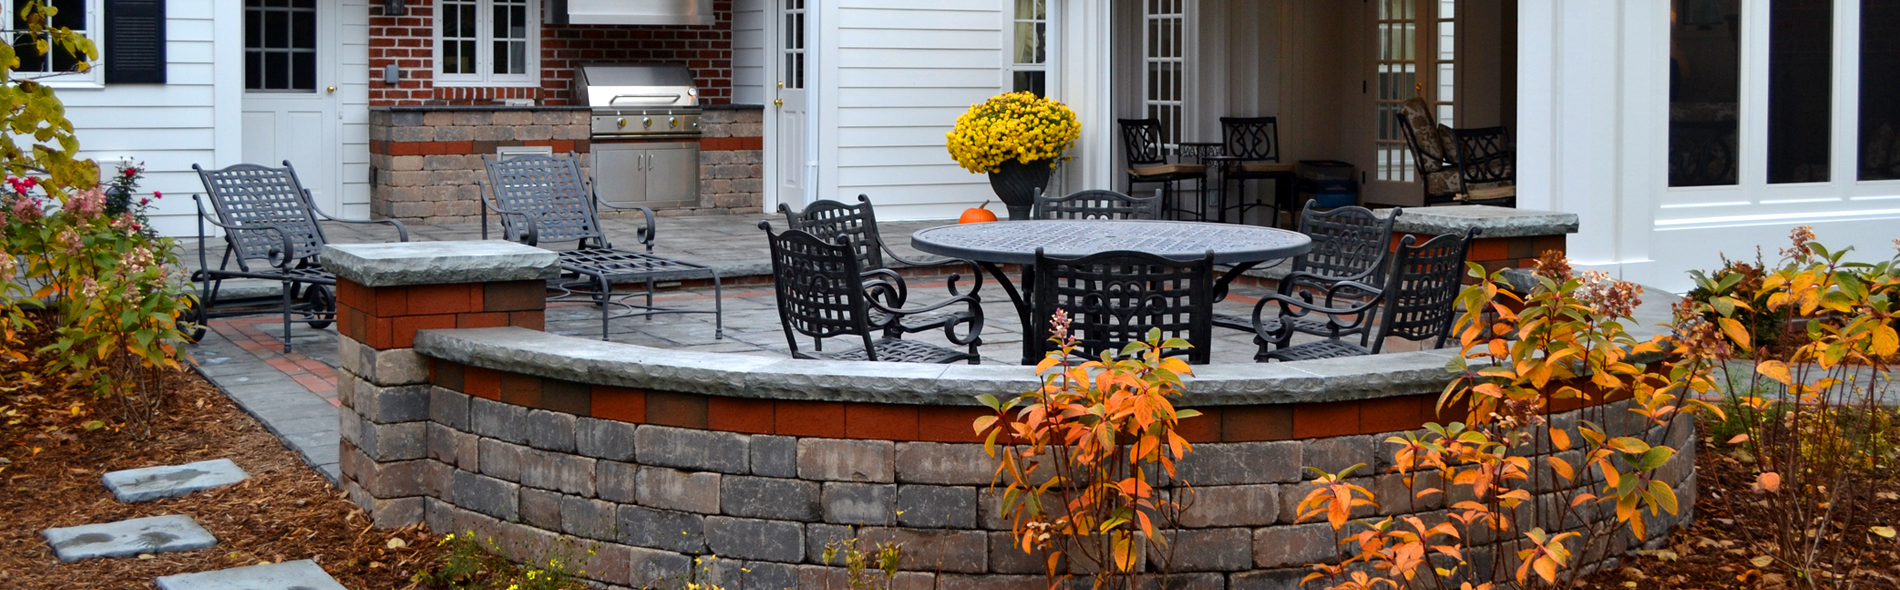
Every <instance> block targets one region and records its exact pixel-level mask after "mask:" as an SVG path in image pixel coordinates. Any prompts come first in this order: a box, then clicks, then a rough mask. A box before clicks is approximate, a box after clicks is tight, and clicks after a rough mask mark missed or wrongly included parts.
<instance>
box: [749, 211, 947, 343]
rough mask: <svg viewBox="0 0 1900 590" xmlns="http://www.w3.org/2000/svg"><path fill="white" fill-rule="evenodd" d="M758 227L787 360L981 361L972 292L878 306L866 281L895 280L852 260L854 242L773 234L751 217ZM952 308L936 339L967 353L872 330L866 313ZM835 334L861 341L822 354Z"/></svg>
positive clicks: (883, 271)
mask: <svg viewBox="0 0 1900 590" xmlns="http://www.w3.org/2000/svg"><path fill="white" fill-rule="evenodd" d="M759 229H762V230H765V236H766V242H768V243H770V244H771V252H772V288H773V289H774V290H775V291H776V292H777V295H778V297H777V298H778V315H779V327H780V328H781V329H783V330H784V331H785V343H786V345H788V346H790V347H791V353H792V357H793V358H800V359H820V360H854V361H877V362H898V363H939V364H941V363H954V362H960V361H967V362H969V363H970V364H972V365H974V364H978V363H979V362H981V358H980V357H979V356H978V355H977V346H978V344H979V343H980V342H981V338H980V334H981V333H982V331H983V307H982V305H981V303H980V302H979V301H978V300H977V298H976V296H975V295H974V294H969V293H965V294H963V295H959V296H956V297H952V298H949V299H945V300H943V301H940V302H937V303H934V304H931V305H928V306H924V307H918V308H911V309H904V308H899V307H893V306H889V305H885V304H884V303H883V302H881V301H879V299H880V298H881V297H879V296H878V295H876V294H875V293H874V291H875V290H876V289H875V288H867V285H871V284H875V283H876V282H878V281H882V280H893V279H897V273H896V272H894V271H892V270H890V269H872V270H865V269H864V268H863V267H862V266H860V265H859V259H860V258H859V251H860V245H858V244H855V243H853V242H852V241H851V240H850V239H849V238H843V237H840V238H837V239H835V240H834V241H833V243H829V244H827V243H825V241H824V240H821V239H819V238H818V237H817V236H814V235H812V234H810V233H807V232H805V231H803V230H796V229H788V230H785V231H783V232H780V233H778V234H773V233H772V223H771V222H769V221H761V222H759ZM900 282H901V281H900ZM956 305H962V306H964V309H963V310H962V311H957V312H953V313H951V314H950V319H949V321H946V322H944V323H943V326H942V327H943V333H944V337H945V338H946V339H948V340H949V341H950V342H951V343H953V344H958V345H963V346H967V347H968V351H958V350H955V349H951V348H945V347H942V346H938V345H935V344H931V343H928V342H917V341H914V340H903V339H900V338H895V337H890V336H884V337H875V336H874V335H873V334H872V333H873V332H875V331H880V330H882V329H883V326H881V325H879V323H878V322H877V321H876V320H875V319H874V318H873V314H883V316H884V317H891V318H898V320H899V321H901V320H902V318H903V317H904V316H909V315H917V314H930V313H935V312H939V311H941V310H944V309H948V308H951V307H952V306H956ZM958 326H967V331H966V332H965V334H964V335H962V336H959V335H958V334H957V327H958ZM800 335H804V336H808V337H810V338H811V339H812V348H811V351H810V352H806V351H804V350H800V349H799V347H798V337H799V336H800ZM836 336H856V337H858V338H861V339H862V340H863V344H862V346H858V347H853V348H851V349H849V350H844V351H839V352H825V351H824V341H825V339H826V338H831V337H836Z"/></svg>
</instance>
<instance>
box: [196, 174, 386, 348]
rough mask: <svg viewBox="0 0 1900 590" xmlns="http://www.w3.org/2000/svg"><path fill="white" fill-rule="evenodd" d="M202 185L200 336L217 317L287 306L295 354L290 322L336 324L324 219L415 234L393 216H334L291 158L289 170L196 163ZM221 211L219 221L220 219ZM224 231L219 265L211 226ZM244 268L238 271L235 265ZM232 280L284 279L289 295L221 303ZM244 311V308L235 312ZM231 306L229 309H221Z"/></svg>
mask: <svg viewBox="0 0 1900 590" xmlns="http://www.w3.org/2000/svg"><path fill="white" fill-rule="evenodd" d="M191 169H192V170H195V171H197V172H198V180H200V181H202V182H203V183H204V187H205V195H204V196H205V197H207V198H209V200H210V201H211V211H208V212H207V211H205V204H204V200H202V199H200V198H199V195H192V196H191V200H192V201H193V202H194V203H195V204H196V205H197V206H198V268H199V269H201V270H197V271H194V272H192V273H191V280H192V281H193V282H195V283H198V286H199V292H198V299H197V301H196V302H194V303H195V305H194V309H191V310H188V311H187V312H186V315H188V316H190V317H191V319H192V320H193V322H192V323H195V324H196V326H194V327H192V328H190V334H189V335H191V336H193V339H194V340H196V339H197V337H201V336H203V334H204V325H205V322H206V321H207V320H209V319H211V318H214V317H226V316H234V315H247V314H252V313H256V312H257V310H258V309H259V308H260V306H268V307H270V308H274V309H280V310H281V311H282V312H283V315H284V352H290V325H291V324H292V323H294V320H293V319H292V318H293V316H295V317H299V318H302V321H305V322H307V323H308V324H309V325H310V327H311V328H315V329H318V330H321V329H323V328H326V327H329V325H330V323H331V322H333V321H335V319H336V294H335V293H332V292H331V289H332V288H334V287H335V286H336V276H335V275H332V274H330V272H329V271H327V270H324V269H323V263H322V262H320V261H319V260H318V259H317V256H318V255H319V254H322V253H323V245H324V244H327V243H329V239H328V238H327V237H325V236H324V234H323V226H321V225H318V224H317V218H318V217H322V218H323V219H325V220H328V221H335V222H340V223H353V224H367V223H377V224H385V225H390V226H393V227H395V228H396V235H397V239H399V240H401V241H404V242H407V241H409V231H408V230H407V229H405V228H404V227H403V225H402V223H401V222H398V221H395V220H390V219H376V220H356V219H338V218H335V217H331V216H330V215H329V214H327V213H324V212H323V211H322V210H321V209H318V208H317V204H316V202H314V201H312V200H311V199H310V191H309V190H307V189H305V188H303V183H302V182H299V181H298V180H297V170H296V168H293V167H291V165H290V162H289V161H288V160H286V161H285V162H284V167H282V168H271V167H267V166H259V165H256V164H237V165H233V166H230V167H226V168H221V169H218V170H206V169H204V168H203V167H201V166H199V165H197V164H192V165H191ZM213 214H215V216H216V219H213ZM206 223H209V224H211V225H214V226H217V227H219V228H223V229H224V244H225V249H224V259H223V260H222V261H220V262H219V263H218V267H217V268H212V267H211V265H210V264H209V261H208V260H206V259H205V253H206V252H207V251H208V249H207V248H206V243H205V239H206V235H205V224H206ZM234 265H235V266H236V268H235V269H233V268H232V267H233V266H234ZM230 279H262V280H268V281H278V282H279V283H281V284H282V291H281V292H279V293H278V294H277V296H275V297H274V299H276V301H275V302H273V301H271V299H273V298H272V297H257V298H245V299H240V300H220V299H219V291H220V290H222V287H223V286H224V281H226V280H230ZM232 307H237V308H239V309H235V310H233V309H230V308H232ZM220 308H224V309H220Z"/></svg>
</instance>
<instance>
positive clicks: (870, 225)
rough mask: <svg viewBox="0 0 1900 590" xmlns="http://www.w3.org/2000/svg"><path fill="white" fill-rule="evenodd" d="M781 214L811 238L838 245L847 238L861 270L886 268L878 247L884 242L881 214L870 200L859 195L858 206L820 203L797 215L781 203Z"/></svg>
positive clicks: (798, 212) (790, 223) (833, 202)
mask: <svg viewBox="0 0 1900 590" xmlns="http://www.w3.org/2000/svg"><path fill="white" fill-rule="evenodd" d="M778 210H779V212H780V213H784V214H785V223H786V224H787V225H789V226H791V229H795V230H799V231H802V232H805V233H808V234H811V235H812V236H814V237H817V238H818V239H820V240H823V241H825V242H826V243H837V241H838V239H839V238H844V239H845V240H846V243H848V244H850V245H851V249H852V251H853V253H854V255H855V256H856V257H857V259H858V268H859V269H862V270H876V269H880V268H884V253H883V252H882V251H881V250H880V249H879V247H878V246H879V245H881V244H883V243H884V242H883V240H884V238H883V237H882V236H880V235H879V234H878V233H877V212H876V211H874V210H873V209H872V208H871V198H870V197H867V196H864V195H858V204H856V205H847V204H844V203H842V202H838V201H830V200H820V201H818V202H816V203H812V204H811V205H810V206H807V207H805V209H804V210H803V211H796V212H795V211H792V208H791V206H790V205H786V204H784V203H779V206H778Z"/></svg>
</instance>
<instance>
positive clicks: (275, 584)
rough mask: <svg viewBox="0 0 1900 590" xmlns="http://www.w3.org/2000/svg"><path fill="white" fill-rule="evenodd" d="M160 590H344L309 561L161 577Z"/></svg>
mask: <svg viewBox="0 0 1900 590" xmlns="http://www.w3.org/2000/svg"><path fill="white" fill-rule="evenodd" d="M158 588H159V590H344V588H343V585H342V584H338V583H337V581H336V579H335V578H332V577H330V574H329V572H325V571H323V568H322V567H320V566H318V565H317V562H314V561H311V560H308V559H299V560H297V561H286V562H283V563H268V564H261V565H251V566H245V567H234V568H231V569H222V570H215V571H209V572H198V573H193V574H178V575H173V576H164V577H161V578H159V579H158Z"/></svg>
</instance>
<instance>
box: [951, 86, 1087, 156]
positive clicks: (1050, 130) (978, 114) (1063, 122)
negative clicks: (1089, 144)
mask: <svg viewBox="0 0 1900 590" xmlns="http://www.w3.org/2000/svg"><path fill="white" fill-rule="evenodd" d="M1081 136H1082V125H1081V123H1080V122H1078V121H1077V120H1076V118H1075V111H1072V110H1069V106H1068V105H1065V104H1062V103H1061V102H1059V101H1055V100H1051V99H1048V98H1043V97H1040V96H1036V95H1035V94H1033V93H1029V92H1013V93H1010V94H1003V95H998V96H995V97H992V98H990V99H989V101H987V102H984V103H983V104H978V105H970V110H969V111H966V112H964V113H963V116H960V117H957V124H956V127H955V128H954V129H953V130H951V132H950V133H949V134H948V135H947V136H946V137H947V139H948V141H947V142H946V147H947V148H948V149H949V150H950V157H951V158H954V159H956V161H957V165H958V166H962V167H963V169H965V170H969V171H970V172H972V173H983V172H996V171H997V170H999V169H1000V167H1001V166H1002V164H1003V163H1004V162H1009V161H1017V162H1024V163H1029V162H1039V161H1048V162H1049V163H1050V165H1051V166H1053V165H1055V160H1056V159H1057V158H1058V157H1060V156H1061V155H1062V152H1063V150H1067V149H1069V146H1071V145H1074V144H1075V140H1076V139H1077V138H1080V137H1081Z"/></svg>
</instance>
